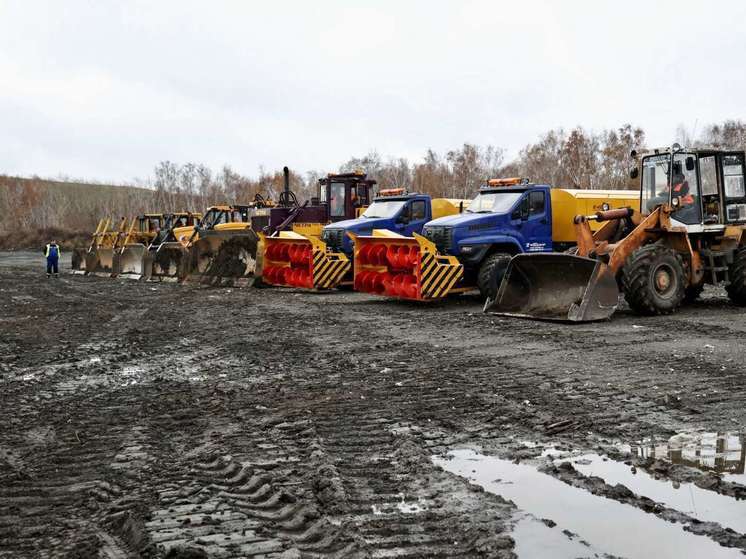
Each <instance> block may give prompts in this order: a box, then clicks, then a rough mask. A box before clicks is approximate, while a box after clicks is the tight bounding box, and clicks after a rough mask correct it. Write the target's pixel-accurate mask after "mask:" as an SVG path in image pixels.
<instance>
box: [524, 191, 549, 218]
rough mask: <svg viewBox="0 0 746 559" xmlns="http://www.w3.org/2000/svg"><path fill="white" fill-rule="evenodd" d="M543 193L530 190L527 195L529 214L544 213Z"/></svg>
mask: <svg viewBox="0 0 746 559" xmlns="http://www.w3.org/2000/svg"><path fill="white" fill-rule="evenodd" d="M544 198H545V197H544V193H543V192H530V193H529V195H528V208H529V215H541V214H543V213H544Z"/></svg>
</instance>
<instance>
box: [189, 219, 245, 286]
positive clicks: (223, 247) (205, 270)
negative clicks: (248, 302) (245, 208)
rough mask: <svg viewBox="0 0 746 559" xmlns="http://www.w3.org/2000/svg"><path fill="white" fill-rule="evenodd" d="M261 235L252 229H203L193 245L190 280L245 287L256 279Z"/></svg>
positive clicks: (208, 283) (214, 284)
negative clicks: (239, 230) (237, 230)
mask: <svg viewBox="0 0 746 559" xmlns="http://www.w3.org/2000/svg"><path fill="white" fill-rule="evenodd" d="M258 244H259V237H258V236H257V234H256V233H255V232H254V231H253V230H251V229H244V230H242V231H241V232H235V231H207V232H200V236H199V239H198V240H197V241H196V242H195V243H194V244H193V245H192V247H191V254H190V270H191V271H190V273H189V274H188V275H187V280H188V281H195V282H199V283H203V284H207V285H212V286H234V287H244V286H247V285H249V284H252V283H253V280H254V271H255V270H256V257H257V248H258Z"/></svg>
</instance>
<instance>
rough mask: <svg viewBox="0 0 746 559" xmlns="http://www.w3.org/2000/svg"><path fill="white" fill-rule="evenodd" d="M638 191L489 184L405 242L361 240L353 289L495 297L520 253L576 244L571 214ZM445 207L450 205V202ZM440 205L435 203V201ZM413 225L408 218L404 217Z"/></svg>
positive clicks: (386, 237)
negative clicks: (474, 294) (471, 198)
mask: <svg viewBox="0 0 746 559" xmlns="http://www.w3.org/2000/svg"><path fill="white" fill-rule="evenodd" d="M637 200H638V195H637V193H636V192H632V191H623V190H622V191H598V190H593V191H581V190H565V189H559V188H551V187H550V186H548V185H545V184H533V183H531V182H530V181H528V180H527V179H520V178H507V179H491V180H490V181H488V182H487V183H486V184H484V185H483V186H482V187H481V188H480V190H479V193H478V194H477V196H476V197H475V198H474V199H473V200H471V201H469V202H465V203H460V204H459V206H460V207H461V208H462V209H463V211H450V212H444V213H443V214H442V216H443V217H440V216H438V215H436V214H435V212H434V213H433V217H434V218H435V219H432V220H431V221H428V222H427V223H425V224H424V227H422V233H421V234H417V232H416V231H414V232H413V233H412V235H407V236H410V237H412V238H405V237H406V236H402V235H395V234H391V233H390V232H381V231H374V232H373V235H369V236H358V237H356V239H355V289H356V290H358V291H363V292H366V293H372V294H376V295H382V296H385V297H393V298H397V299H411V300H416V301H432V300H436V299H442V298H443V297H446V296H448V295H452V294H456V293H463V292H465V291H473V290H476V289H478V290H479V292H480V293H481V296H482V297H483V298H490V297H494V295H495V293H496V292H497V286H498V285H499V284H500V280H501V279H502V275H503V274H504V273H505V270H506V268H507V266H508V262H510V259H511V257H512V256H513V255H515V254H521V253H547V252H551V251H564V250H567V249H569V248H571V247H573V246H575V241H576V238H575V231H574V229H573V227H572V222H571V219H572V216H574V215H575V214H576V213H578V212H581V211H582V212H589V211H593V210H604V209H608V208H619V207H625V206H628V205H630V204H636V203H637ZM446 202H447V201H446ZM433 203H435V201H433ZM405 221H407V222H409V221H408V218H407V219H405Z"/></svg>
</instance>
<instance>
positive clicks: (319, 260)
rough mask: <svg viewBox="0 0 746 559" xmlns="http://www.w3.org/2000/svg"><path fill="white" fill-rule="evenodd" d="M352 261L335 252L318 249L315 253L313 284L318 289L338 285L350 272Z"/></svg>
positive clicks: (331, 287)
mask: <svg viewBox="0 0 746 559" xmlns="http://www.w3.org/2000/svg"><path fill="white" fill-rule="evenodd" d="M351 266H352V262H351V261H350V260H348V259H347V258H340V257H339V256H337V255H335V254H333V253H327V252H324V251H322V250H317V251H315V252H314V254H313V286H314V287H315V288H316V289H333V288H335V287H337V286H338V285H339V284H340V283H341V281H342V280H343V279H344V277H345V275H346V274H347V272H349V270H350V267H351Z"/></svg>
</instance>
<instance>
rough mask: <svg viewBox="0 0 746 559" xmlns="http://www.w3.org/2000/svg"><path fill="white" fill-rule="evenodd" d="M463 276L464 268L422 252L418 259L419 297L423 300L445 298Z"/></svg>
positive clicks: (446, 259) (445, 259)
mask: <svg viewBox="0 0 746 559" xmlns="http://www.w3.org/2000/svg"><path fill="white" fill-rule="evenodd" d="M463 275H464V268H463V266H461V265H460V264H453V263H451V262H450V261H449V259H448V258H442V257H438V256H435V255H434V254H432V253H431V252H423V253H422V255H421V258H420V296H421V297H422V298H423V299H438V298H440V297H445V296H446V295H448V293H449V292H450V291H451V289H453V287H454V286H455V285H456V283H458V282H459V280H461V278H462V277H463Z"/></svg>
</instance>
